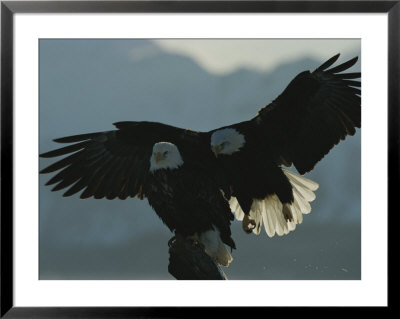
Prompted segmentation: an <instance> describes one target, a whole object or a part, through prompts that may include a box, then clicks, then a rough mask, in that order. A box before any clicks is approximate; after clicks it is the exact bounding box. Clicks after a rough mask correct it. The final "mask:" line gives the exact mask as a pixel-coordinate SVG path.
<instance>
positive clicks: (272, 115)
mask: <svg viewBox="0 0 400 319" xmlns="http://www.w3.org/2000/svg"><path fill="white" fill-rule="evenodd" d="M338 58H339V54H338V55H336V56H334V57H332V58H331V59H329V60H328V61H326V62H325V63H323V64H322V65H321V66H320V67H318V68H317V69H316V70H315V71H313V72H309V71H305V72H302V73H300V74H298V75H297V76H296V77H295V78H294V79H293V80H292V82H291V83H290V84H289V85H288V87H287V88H286V89H285V90H284V91H283V93H282V94H281V95H280V96H278V97H277V98H276V99H275V100H274V101H273V102H272V103H270V104H269V105H267V106H266V107H264V108H262V109H261V110H260V111H259V112H258V115H257V116H256V117H255V118H253V119H252V120H251V121H249V122H246V123H243V124H242V126H243V125H245V126H247V129H249V130H251V131H253V132H256V133H257V134H256V135H257V136H258V138H259V141H258V142H257V145H258V147H260V148H263V152H264V153H265V155H266V156H269V157H271V156H273V157H274V160H275V161H276V162H277V163H279V164H285V165H287V166H290V165H291V164H292V163H293V164H294V165H295V167H296V168H297V170H298V171H299V173H300V174H304V173H306V172H308V171H310V170H312V169H313V167H314V166H315V164H316V163H317V162H318V161H320V160H321V159H322V158H323V157H324V156H325V155H326V154H327V153H328V152H329V151H330V150H331V149H332V148H333V146H334V145H336V144H337V143H339V142H340V140H343V139H345V137H346V136H347V135H354V134H355V132H356V130H355V128H360V127H361V97H360V95H361V90H360V86H361V83H360V81H359V80H357V79H359V78H360V77H361V73H342V72H343V71H346V70H347V69H349V68H350V67H351V66H353V65H354V64H355V63H356V62H357V59H358V58H357V57H356V58H354V59H351V60H349V61H347V62H345V63H343V64H340V65H338V66H336V67H333V68H330V69H329V67H331V66H332V64H334V63H335V62H336V60H337V59H338ZM239 125H240V123H239Z"/></svg>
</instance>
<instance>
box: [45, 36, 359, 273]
mask: <svg viewBox="0 0 400 319" xmlns="http://www.w3.org/2000/svg"><path fill="white" fill-rule="evenodd" d="M327 58H329V57H326V59H327ZM344 60H345V59H344V58H341V59H340V61H344ZM321 62H323V61H316V60H313V59H311V58H304V59H300V60H297V61H292V62H291V63H288V64H285V65H281V66H277V68H276V69H275V70H273V71H272V72H268V73H267V72H259V71H254V70H247V69H239V70H237V71H235V72H234V73H231V74H228V75H224V76H221V75H216V74H211V73H209V72H207V71H205V70H204V69H203V68H201V67H200V66H199V65H198V64H197V63H196V62H195V61H193V60H191V59H189V58H187V57H183V56H180V55H173V54H167V53H165V52H163V51H162V50H161V49H160V48H159V47H157V46H156V45H155V44H154V43H153V42H151V41H148V40H40V79H39V83H40V110H39V112H40V150H39V151H40V152H45V151H48V150H50V149H53V148H55V147H57V146H58V145H57V144H56V143H54V142H52V139H54V138H57V137H62V136H68V135H73V134H80V133H86V132H94V131H105V130H110V129H113V126H112V123H113V122H117V121H125V120H132V121H141V120H148V121H158V122H163V123H168V124H171V125H176V126H179V127H184V128H191V129H194V130H210V129H214V128H216V127H220V126H224V125H228V124H231V123H235V122H239V121H243V120H246V119H249V118H251V117H253V116H254V115H255V114H256V113H257V111H258V109H259V108H261V107H262V106H264V105H266V104H268V103H269V102H271V101H272V100H273V99H274V98H275V97H276V96H277V95H278V94H280V93H281V92H282V91H283V89H284V88H285V87H286V85H287V84H288V83H289V82H290V81H291V80H292V79H293V77H294V76H295V75H297V74H298V73H299V72H301V71H303V70H306V69H311V70H312V69H314V68H316V67H317V66H318V65H319V64H320V63H321ZM358 68H359V66H358ZM360 133H361V132H360V131H358V132H357V134H356V136H354V137H348V138H347V139H346V140H345V141H344V142H342V143H340V144H339V145H338V146H336V147H335V148H334V149H333V150H332V151H331V152H330V153H329V154H328V155H327V156H326V157H325V158H324V159H323V160H322V161H321V162H320V163H319V164H318V165H317V166H316V168H315V170H314V171H312V172H311V173H310V174H308V175H307V176H308V177H309V178H311V179H313V180H315V181H317V182H318V183H319V184H320V188H319V190H318V191H317V193H316V194H317V198H316V200H315V201H314V202H313V203H312V207H313V209H312V212H311V214H310V215H307V216H305V218H304V221H303V224H302V225H299V226H298V227H297V228H298V229H296V231H294V232H293V233H291V234H289V235H288V236H285V237H276V238H275V237H274V238H272V239H270V238H268V237H267V235H266V234H264V233H263V234H261V235H260V236H257V237H256V236H245V234H242V231H241V229H240V223H238V222H235V224H234V226H233V232H234V238H235V240H236V242H237V246H238V249H237V250H236V251H235V252H234V258H235V260H234V262H233V264H232V265H231V267H230V268H229V270H230V271H231V272H232V273H231V274H229V275H231V276H233V277H235V278H234V279H257V278H259V279H274V278H275V279H285V278H286V279H294V278H296V279H309V277H312V276H314V275H315V279H359V278H360V273H361V270H360V240H361V238H360V218H361V170H360V166H361V165H360V164H361V143H360V141H361V134H360ZM51 162H52V161H51V160H48V159H41V160H40V168H44V167H45V166H47V165H49V164H50V163H51ZM49 178H50V176H40V185H39V191H40V194H39V195H40V278H41V279H96V278H97V279H138V278H142V279H152V278H153V279H171V278H172V277H171V276H170V275H169V274H168V273H167V264H168V249H167V245H166V242H167V240H168V239H169V238H170V237H171V236H172V234H171V233H170V232H169V230H168V229H167V228H166V227H165V226H164V225H163V224H162V222H161V221H160V219H159V218H158V217H157V216H156V214H155V213H154V212H153V211H152V210H151V209H150V208H149V206H148V204H147V201H146V200H144V201H140V200H138V199H136V198H135V199H128V200H125V201H120V200H114V201H109V200H105V199H104V200H94V199H87V200H80V199H79V198H78V196H74V197H72V198H64V197H62V196H61V195H62V192H56V193H53V192H50V190H51V189H50V188H49V187H47V186H44V184H45V182H46V181H47V180H48V179H49ZM339 233H340V234H342V235H343V236H340V238H339V237H338V234H339ZM316 238H318V239H316ZM315 241H318V242H319V243H320V245H319V247H318V248H315V249H317V250H318V249H321V250H324V249H325V250H324V256H326V258H327V260H329V261H326V264H324V265H322V264H321V265H317V263H318V259H315V258H314V259H313V258H310V260H313V262H311V261H310V263H309V264H312V265H313V267H314V268H313V269H314V270H315V267H317V269H319V270H320V271H319V272H318V274H317V273H316V272H315V271H311V270H310V269H307V267H308V266H307V265H308V264H307V257H306V256H309V254H307V253H306V252H305V250H306V249H308V248H309V247H310V246H315V245H317V244H316V243H315ZM338 241H340V244H338V245H337V246H335V242H336V243H337V242H338ZM307 247H308V248H307ZM324 247H325V248H324ZM342 250H344V251H345V252H343V251H342ZM261 251H265V257H266V258H267V257H268V256H275V257H273V259H272V260H275V262H276V264H275V267H276V269H275V270H274V272H266V270H265V269H264V268H262V267H261V268H260V269H259V271H258V272H257V271H256V270H254V269H251V267H250V268H248V267H249V264H250V265H251V264H252V262H255V260H256V259H254V258H255V257H257V255H259V254H260V252H261ZM272 251H273V252H274V253H272ZM295 251H297V252H298V253H296V254H295V255H296V257H293V253H294V252H295ZM289 252H290V254H289ZM300 252H302V253H300ZM303 252H304V254H303ZM286 253H288V255H287V258H289V257H288V256H292V257H293V258H294V259H296V260H298V261H300V260H301V261H302V263H303V264H304V265H306V266H307V267H306V266H304V265H301V267H300V268H297V267H299V263H296V262H293V258H292V259H290V260H289V262H288V264H287V265H286V267H287V269H286V268H285V269H284V268H282V267H279V260H281V259H279V258H278V259H277V258H276V255H277V254H278V256H281V257H282V256H283V257H284V256H285V254H286ZM337 256H340V258H339V260H340V265H339V264H337V265H336V264H335V266H333V264H332V262H333V260H336V261H337V260H338V259H337V258H335V257H337ZM268 258H269V257H268ZM290 258H291V257H290ZM257 260H263V259H262V258H261V257H260V256H258V257H257ZM281 261H282V260H281ZM262 263H265V262H264V261H262ZM336 263H337V262H336ZM122 265H125V266H122ZM350 265H351V267H350ZM303 266H304V267H306V268H304V267H303ZM357 266H358V267H357ZM241 267H242V268H241ZM265 267H267V268H266V269H269V268H268V267H269V266H268V265H266V266H265ZM318 267H319V268H318ZM322 267H327V268H326V269H330V270H332V271H333V269H334V271H333V272H330V271H327V270H326V269H325V272H324V273H321V270H322V269H323V268H322ZM329 267H332V268H329ZM349 268H351V269H352V271H351V272H349V271H348V269H349ZM121 269H123V271H122V270H121ZM231 269H232V270H231ZM279 269H281V270H282V272H281V273H279ZM340 269H345V270H340ZM346 270H347V271H346ZM227 274H228V271H227ZM309 275H310V276H309Z"/></svg>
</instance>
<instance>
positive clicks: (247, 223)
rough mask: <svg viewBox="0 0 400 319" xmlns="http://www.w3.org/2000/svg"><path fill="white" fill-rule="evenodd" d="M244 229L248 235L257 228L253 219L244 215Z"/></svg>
mask: <svg viewBox="0 0 400 319" xmlns="http://www.w3.org/2000/svg"><path fill="white" fill-rule="evenodd" d="M242 228H243V230H244V232H245V233H246V234H250V233H251V232H252V231H253V229H254V228H256V222H255V221H254V219H251V218H250V217H249V215H244V217H243V221H242Z"/></svg>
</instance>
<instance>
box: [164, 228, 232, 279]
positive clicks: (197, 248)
mask: <svg viewBox="0 0 400 319" xmlns="http://www.w3.org/2000/svg"><path fill="white" fill-rule="evenodd" d="M168 272H169V273H170V274H171V275H172V276H174V277H175V278H176V279H178V280H227V278H226V275H225V274H224V272H223V271H222V269H221V268H220V267H219V266H218V265H217V264H216V262H215V261H214V260H213V259H212V258H211V257H210V256H208V255H207V254H206V253H205V251H204V248H203V247H202V246H201V245H199V244H195V243H193V242H192V241H191V240H187V239H185V238H183V237H182V236H179V235H176V237H175V240H174V241H173V242H172V244H171V245H170V248H169V265H168Z"/></svg>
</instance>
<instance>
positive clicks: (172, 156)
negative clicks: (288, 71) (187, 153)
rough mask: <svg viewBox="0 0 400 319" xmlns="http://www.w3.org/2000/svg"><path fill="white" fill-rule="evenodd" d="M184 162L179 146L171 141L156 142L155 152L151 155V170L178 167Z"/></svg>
mask: <svg viewBox="0 0 400 319" xmlns="http://www.w3.org/2000/svg"><path fill="white" fill-rule="evenodd" d="M182 164H183V159H182V157H181V154H180V153H179V150H178V147H176V145H175V144H172V143H169V142H159V143H156V144H154V146H153V153H152V154H151V157H150V172H154V171H156V170H158V169H162V168H165V169H176V168H178V167H180V166H181V165H182Z"/></svg>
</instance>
